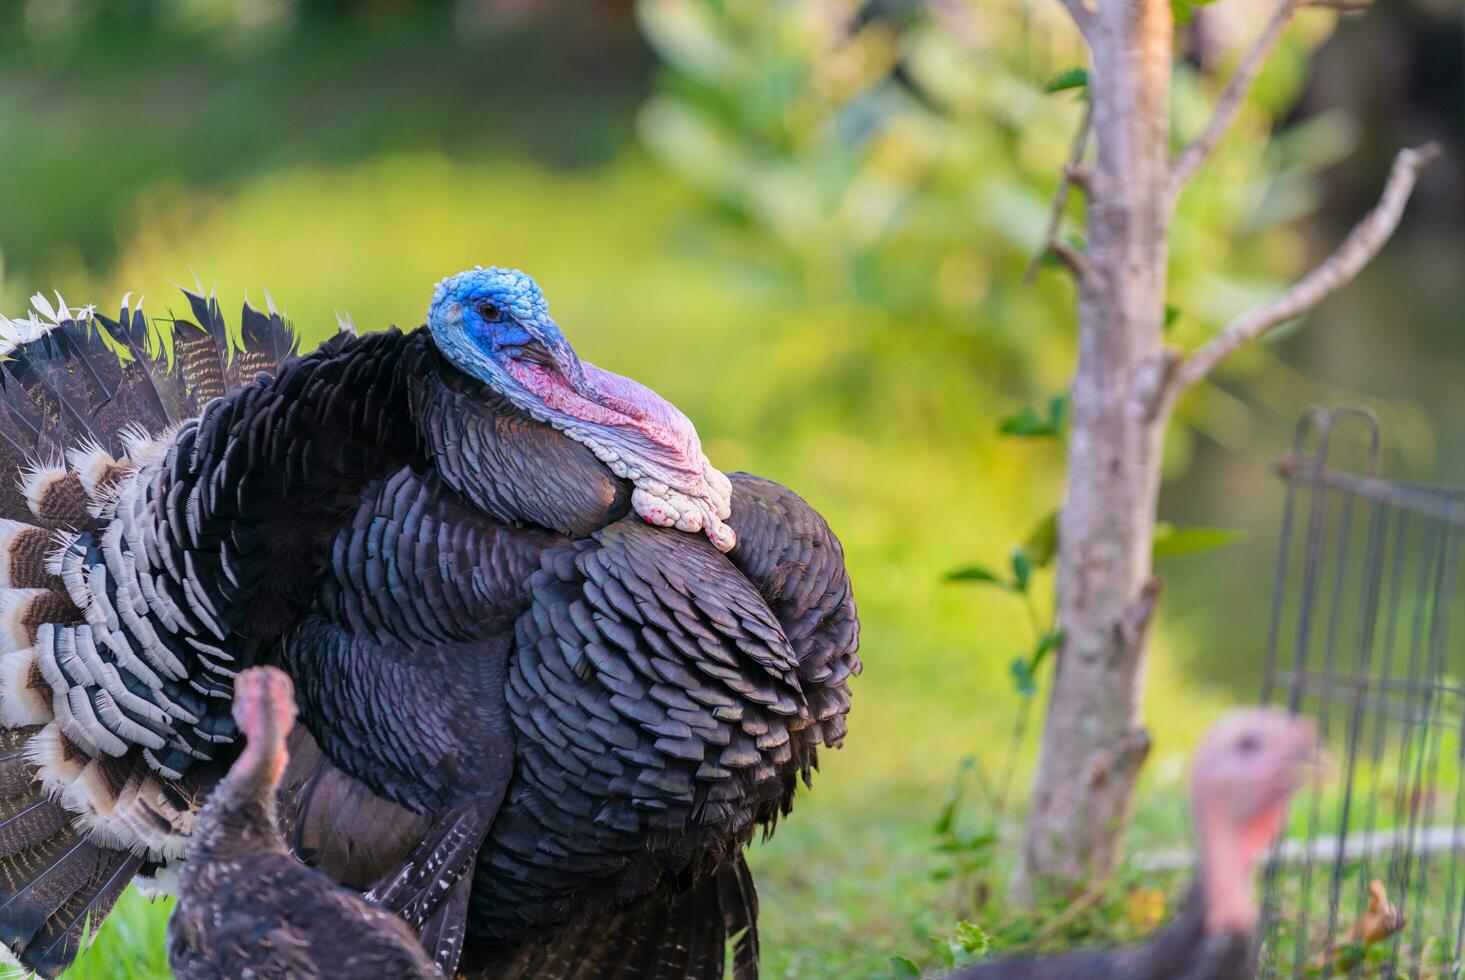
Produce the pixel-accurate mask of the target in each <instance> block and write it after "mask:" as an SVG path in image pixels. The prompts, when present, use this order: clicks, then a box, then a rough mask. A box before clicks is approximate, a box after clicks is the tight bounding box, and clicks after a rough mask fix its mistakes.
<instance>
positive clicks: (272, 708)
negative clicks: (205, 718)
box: [232, 667, 295, 791]
mask: <svg viewBox="0 0 1465 980" xmlns="http://www.w3.org/2000/svg"><path fill="white" fill-rule="evenodd" d="M234 723H235V724H236V725H238V726H239V732H240V734H242V735H243V736H244V737H245V739H246V743H245V746H244V752H243V753H241V754H240V756H239V759H238V761H237V762H235V763H234V769H233V771H232V772H233V774H234V775H237V776H238V777H239V778H242V779H243V780H245V781H246V782H249V783H251V784H256V785H258V786H260V787H263V788H267V789H269V790H271V791H273V789H274V787H275V786H276V785H277V784H278V783H279V782H280V776H281V775H282V774H283V773H284V771H285V764H286V763H287V762H288V761H289V755H288V753H287V752H286V750H285V740H286V739H287V738H289V736H290V729H292V728H293V727H295V685H293V684H292V683H291V682H290V678H289V676H287V675H286V674H285V672H284V671H281V670H277V669H276V668H274V667H251V668H249V669H248V670H245V671H241V672H240V674H239V676H238V677H237V678H235V680H234Z"/></svg>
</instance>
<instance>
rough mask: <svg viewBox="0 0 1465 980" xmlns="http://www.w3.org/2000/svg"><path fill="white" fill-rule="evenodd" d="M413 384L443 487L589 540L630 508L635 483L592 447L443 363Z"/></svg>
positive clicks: (501, 514)
mask: <svg viewBox="0 0 1465 980" xmlns="http://www.w3.org/2000/svg"><path fill="white" fill-rule="evenodd" d="M430 360H431V363H432V368H431V369H429V370H424V371H423V372H422V373H421V374H420V375H419V376H418V377H416V378H415V379H414V381H413V415H414V417H415V419H416V422H417V427H418V431H419V433H420V435H421V439H422V443H423V452H424V454H425V455H427V456H428V457H429V458H431V459H432V460H433V463H434V465H435V467H436V469H437V471H438V473H439V474H440V475H441V476H442V478H443V482H444V483H446V484H447V485H448V486H449V487H451V488H453V490H455V491H457V492H458V493H460V494H462V495H463V496H464V497H467V498H468V499H469V500H470V501H472V502H473V504H474V506H476V507H477V508H478V509H480V510H482V511H483V512H484V513H486V514H488V515H489V516H490V517H493V518H495V519H497V520H500V521H503V522H505V523H507V524H512V525H520V524H529V525H534V526H537V527H542V528H545V529H547V530H550V531H557V532H559V533H560V534H567V535H570V536H572V537H584V536H585V535H587V534H589V533H590V532H591V531H594V530H596V529H597V528H600V527H604V526H605V525H606V524H609V523H610V522H611V521H614V520H618V519H620V518H621V517H624V516H625V515H626V514H627V513H628V512H629V510H630V500H631V486H630V484H629V483H627V482H626V481H625V480H622V479H620V478H618V477H616V476H615V475H614V474H613V473H611V471H610V470H609V469H608V468H607V467H606V466H605V464H604V463H602V462H601V461H600V460H599V459H597V458H596V457H595V454H594V453H592V452H591V451H590V450H589V449H586V448H585V447H584V446H582V445H581V444H580V443H578V442H576V441H574V440H573V439H570V438H569V437H568V436H565V435H564V434H563V433H561V432H559V431H558V430H556V429H555V428H554V427H553V426H550V425H548V424H546V423H543V422H538V421H536V420H535V419H533V418H532V417H530V416H529V415H528V414H526V413H525V412H523V411H521V410H520V409H519V408H517V407H515V406H514V405H513V404H512V403H511V402H510V401H509V400H508V399H507V398H504V397H503V396H502V395H499V394H498V393H496V392H494V391H493V390H492V389H489V388H488V387H486V386H485V385H483V384H481V383H480V382H479V381H477V380H476V379H474V378H470V377H468V376H467V375H464V374H463V373H462V372H460V371H458V370H457V369H456V368H454V367H453V366H451V365H450V364H448V363H447V362H446V361H444V360H443V359H442V358H441V357H440V356H434V357H432V358H431V359H430Z"/></svg>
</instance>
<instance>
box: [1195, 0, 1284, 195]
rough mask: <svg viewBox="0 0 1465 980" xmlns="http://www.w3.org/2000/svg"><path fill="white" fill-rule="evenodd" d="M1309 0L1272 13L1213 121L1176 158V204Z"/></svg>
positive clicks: (1243, 59)
mask: <svg viewBox="0 0 1465 980" xmlns="http://www.w3.org/2000/svg"><path fill="white" fill-rule="evenodd" d="M1306 2H1307V0H1281V2H1280V3H1278V4H1277V9H1276V10H1274V11H1273V12H1272V16H1271V17H1270V18H1268V19H1267V23H1266V25H1265V26H1264V27H1262V30H1261V33H1260V34H1258V35H1257V37H1256V40H1255V41H1252V42H1251V47H1249V48H1247V49H1246V53H1245V54H1244V55H1242V56H1241V61H1240V63H1239V64H1237V66H1236V71H1235V73H1234V74H1233V75H1232V76H1231V80H1230V81H1228V82H1227V83H1226V87H1225V88H1224V89H1222V90H1221V97H1220V98H1219V99H1217V100H1216V108H1215V109H1214V110H1213V111H1212V113H1211V118H1210V121H1209V122H1207V123H1206V128H1205V129H1204V130H1202V131H1201V134H1200V135H1199V136H1197V137H1196V138H1195V140H1194V141H1193V142H1192V143H1190V145H1188V146H1187V147H1186V148H1185V149H1183V150H1181V151H1180V155H1179V156H1177V157H1176V158H1175V163H1174V164H1173V165H1172V166H1171V168H1170V188H1169V190H1170V201H1171V203H1172V204H1173V203H1174V201H1175V199H1176V198H1177V197H1179V196H1180V192H1181V190H1182V189H1184V187H1185V184H1186V182H1187V181H1189V180H1190V178H1192V177H1194V176H1195V172H1196V171H1197V170H1199V169H1200V166H1201V164H1203V163H1205V162H1206V159H1207V158H1208V157H1209V156H1210V155H1211V154H1212V153H1214V152H1215V150H1216V147H1217V146H1218V145H1219V144H1220V142H1221V139H1222V137H1224V136H1225V135H1226V130H1228V129H1230V128H1231V124H1232V123H1233V122H1235V121H1236V113H1237V112H1239V111H1240V110H1241V105H1242V103H1243V102H1245V101H1246V93H1247V92H1248V91H1250V90H1251V84H1252V82H1255V81H1256V76H1257V75H1259V74H1260V73H1261V70H1262V65H1264V64H1266V60H1267V55H1269V54H1271V53H1272V48H1274V47H1276V45H1277V41H1278V40H1279V39H1280V38H1281V37H1282V31H1283V30H1284V29H1285V28H1286V27H1287V23H1288V21H1290V20H1291V19H1292V14H1293V12H1294V11H1295V10H1296V9H1297V7H1298V4H1299V3H1306Z"/></svg>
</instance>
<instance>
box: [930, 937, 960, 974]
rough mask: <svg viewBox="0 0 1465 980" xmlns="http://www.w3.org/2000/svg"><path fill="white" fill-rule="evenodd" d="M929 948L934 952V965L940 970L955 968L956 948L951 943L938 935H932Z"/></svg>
mask: <svg viewBox="0 0 1465 980" xmlns="http://www.w3.org/2000/svg"><path fill="white" fill-rule="evenodd" d="M931 950H932V952H934V953H935V954H936V965H937V966H939V967H941V969H942V970H954V969H955V968H956V949H955V947H954V946H953V945H952V943H950V942H949V941H947V940H946V939H943V938H942V937H940V936H932V937H931Z"/></svg>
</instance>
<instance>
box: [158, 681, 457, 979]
mask: <svg viewBox="0 0 1465 980" xmlns="http://www.w3.org/2000/svg"><path fill="white" fill-rule="evenodd" d="M234 722H235V724H236V725H238V726H239V732H240V734H242V735H243V736H244V738H245V740H246V744H245V746H244V751H243V752H242V753H241V754H240V756H239V758H238V759H237V760H235V762H234V766H233V768H231V769H230V770H229V774H228V775H227V776H225V777H224V779H223V781H222V782H221V783H219V786H218V788H217V789H216V790H214V792H213V795H212V796H210V797H209V802H208V804H207V805H206V806H205V807H204V808H203V812H202V813H201V814H200V815H199V818H198V827H197V829H196V830H195V831H194V834H193V843H192V844H191V845H190V846H189V848H188V859H187V861H185V863H184V865H183V871H182V874H181V875H180V876H179V883H178V904H177V906H176V907H175V908H174V909H173V916H172V918H171V919H169V920H168V963H169V965H170V966H172V968H173V974H174V976H176V977H177V978H178V980H234V978H237V977H260V978H267V977H279V978H282V980H283V978H287V977H288V978H297V980H308V978H312V977H316V978H325V977H384V978H385V977H391V978H393V980H397V978H400V980H434V978H439V980H440V978H441V977H442V974H441V973H440V972H439V971H438V969H437V967H435V966H434V965H433V963H432V961H431V960H430V959H428V958H427V954H426V953H424V952H423V950H422V947H421V946H420V945H419V944H418V942H417V937H416V936H414V935H413V934H412V930H410V929H408V928H407V926H406V924H405V923H404V922H403V921H402V920H401V919H399V918H397V917H396V916H395V915H392V914H391V913H390V912H387V911H385V910H384V909H382V908H380V907H378V906H375V905H371V904H370V903H368V902H366V901H363V900H362V898H361V896H359V895H357V894H356V893H355V892H352V891H349V890H347V889H345V888H342V887H341V886H340V885H337V884H334V883H333V882H331V881H330V880H328V879H327V878H326V877H325V876H324V875H321V874H320V873H319V872H316V871H311V870H310V869H309V868H307V867H305V866H304V865H302V864H301V863H300V862H299V861H298V860H296V859H295V858H294V857H293V856H292V855H291V854H290V851H289V849H288V848H287V847H286V846H285V842H284V840H283V839H282V838H281V837H280V831H279V824H278V816H277V814H276V807H275V795H276V790H277V789H278V788H279V785H280V778H281V777H282V776H283V775H284V771H285V764H286V761H287V759H288V753H287V751H286V748H285V738H286V736H287V735H288V734H289V733H290V729H291V728H292V727H293V726H294V724H295V693H294V690H293V688H292V686H291V684H290V678H289V677H287V676H285V675H284V674H283V673H281V672H280V671H279V670H277V669H276V668H274V667H251V668H249V669H248V670H246V671H244V672H243V673H241V674H240V675H239V678H238V680H236V681H235V683H234Z"/></svg>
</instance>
